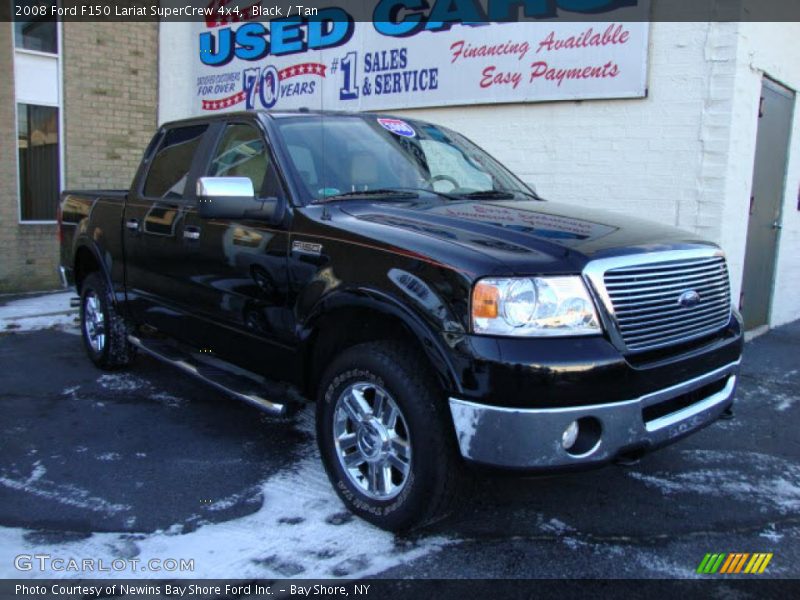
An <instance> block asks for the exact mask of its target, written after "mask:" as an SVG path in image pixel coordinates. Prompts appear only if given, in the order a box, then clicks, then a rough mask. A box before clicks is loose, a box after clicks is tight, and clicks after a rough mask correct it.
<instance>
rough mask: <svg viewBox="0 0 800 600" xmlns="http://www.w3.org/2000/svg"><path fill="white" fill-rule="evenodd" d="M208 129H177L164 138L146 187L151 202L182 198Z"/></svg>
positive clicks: (199, 127) (151, 167) (201, 126)
mask: <svg viewBox="0 0 800 600" xmlns="http://www.w3.org/2000/svg"><path fill="white" fill-rule="evenodd" d="M206 129H208V125H192V126H190V127H176V128H175V129H170V130H169V131H167V133H166V134H165V135H164V138H163V139H162V141H161V145H160V146H159V148H158V151H157V152H156V154H155V156H154V157H153V159H152V161H151V164H150V171H148V173H147V179H146V180H145V183H144V195H145V196H146V197H149V198H183V195H184V192H185V188H186V180H187V179H188V178H189V171H190V170H191V168H192V160H193V159H194V155H195V152H197V147H198V146H199V145H200V141H201V140H202V139H203V134H204V133H205V132H206Z"/></svg>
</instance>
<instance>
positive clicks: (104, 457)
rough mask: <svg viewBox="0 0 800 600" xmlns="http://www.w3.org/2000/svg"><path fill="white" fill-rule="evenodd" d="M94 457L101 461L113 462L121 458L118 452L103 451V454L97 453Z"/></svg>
mask: <svg viewBox="0 0 800 600" xmlns="http://www.w3.org/2000/svg"><path fill="white" fill-rule="evenodd" d="M95 458H96V459H97V460H100V461H103V462H113V461H115V460H120V459H122V455H121V454H120V453H119V452H104V453H103V454H98V455H97V456H95Z"/></svg>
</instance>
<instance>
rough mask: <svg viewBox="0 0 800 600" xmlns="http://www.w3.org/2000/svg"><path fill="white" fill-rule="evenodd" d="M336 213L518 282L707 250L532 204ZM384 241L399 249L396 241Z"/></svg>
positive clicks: (633, 224)
mask: <svg viewBox="0 0 800 600" xmlns="http://www.w3.org/2000/svg"><path fill="white" fill-rule="evenodd" d="M341 210H342V211H343V212H345V213H347V214H348V215H350V216H351V217H354V218H355V219H357V220H360V221H368V222H370V223H373V224H383V225H387V226H389V227H392V228H399V229H405V230H407V231H409V232H414V233H415V234H417V235H423V236H430V237H433V238H436V239H439V240H441V241H442V242H445V243H448V244H456V245H460V246H463V247H467V248H469V249H471V250H474V251H477V252H479V253H481V254H484V255H488V256H490V257H491V258H493V259H495V260H497V261H498V262H500V263H502V264H504V265H505V266H506V268H507V269H509V270H510V271H511V272H514V273H519V274H524V273H530V272H532V271H536V272H548V271H564V269H565V267H568V268H569V269H570V270H573V269H578V270H580V269H582V268H583V266H584V265H585V264H586V263H587V262H588V261H590V260H592V259H596V258H605V257H609V256H619V255H624V254H637V253H643V252H654V251H660V250H676V249H687V248H693V247H697V246H711V245H712V244H710V243H709V242H707V241H704V240H702V239H700V238H698V237H697V236H696V235H695V234H693V233H689V232H686V231H682V230H680V229H677V228H674V227H668V226H664V225H660V224H658V223H654V222H652V221H646V220H644V219H637V218H633V217H628V216H625V215H621V214H617V213H611V212H607V211H600V210H595V209H587V208H584V207H581V206H574V205H568V204H558V203H553V202H542V201H536V200H529V201H528V200H526V201H518V200H512V201H500V202H498V201H492V202H487V201H470V200H464V201H444V200H431V201H416V202H413V203H387V202H368V201H363V202H361V201H358V202H351V203H347V204H342V205H341ZM389 236H390V237H392V236H391V234H389ZM385 241H391V242H392V243H393V244H395V245H397V246H401V247H402V246H403V245H404V243H403V238H402V236H398V238H397V239H391V240H389V239H387V240H385Z"/></svg>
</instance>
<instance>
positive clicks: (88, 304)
mask: <svg viewBox="0 0 800 600" xmlns="http://www.w3.org/2000/svg"><path fill="white" fill-rule="evenodd" d="M83 333H84V335H86V339H87V340H89V345H90V346H91V347H92V350H94V351H95V352H96V353H98V354H99V353H101V352H102V351H103V348H105V346H106V324H105V317H104V316H103V307H102V306H101V305H100V298H98V297H97V294H95V293H94V291H88V292H87V293H86V296H85V297H84V299H83Z"/></svg>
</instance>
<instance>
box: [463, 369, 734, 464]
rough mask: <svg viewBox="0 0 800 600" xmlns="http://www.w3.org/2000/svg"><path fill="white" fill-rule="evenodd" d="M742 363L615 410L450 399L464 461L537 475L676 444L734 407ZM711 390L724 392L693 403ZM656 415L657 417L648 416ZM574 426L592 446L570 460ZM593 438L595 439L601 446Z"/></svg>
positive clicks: (613, 406)
mask: <svg viewBox="0 0 800 600" xmlns="http://www.w3.org/2000/svg"><path fill="white" fill-rule="evenodd" d="M740 363H741V361H737V362H735V363H731V364H729V365H727V366H725V367H722V368H720V369H717V370H715V371H712V372H710V373H707V374H705V375H702V376H700V377H697V378H695V379H691V380H689V381H685V382H683V383H680V384H678V385H675V386H672V387H669V388H666V389H663V390H659V391H657V392H653V393H651V394H647V395H645V396H642V397H640V398H636V399H634V400H627V401H621V402H615V403H612V404H597V405H594V406H580V407H570V408H549V409H516V408H502V407H497V406H489V405H485V404H476V403H473V402H467V401H464V400H459V399H457V398H450V412H451V413H452V416H453V423H454V425H455V430H456V435H457V438H458V444H459V447H460V449H461V454H462V455H463V456H464V458H466V459H468V460H470V461H473V462H477V463H481V464H485V465H491V466H496V467H504V468H513V469H532V470H536V469H541V470H547V469H558V468H564V467H570V466H576V467H579V466H590V465H596V464H602V463H605V462H609V461H611V460H613V459H614V458H616V457H617V456H619V455H620V454H625V453H627V452H634V451H646V450H648V449H651V448H655V447H658V446H662V445H665V444H668V443H670V442H672V441H676V440H677V439H679V438H681V437H683V436H684V435H687V434H689V433H691V432H692V431H695V430H697V429H700V428H702V427H703V426H705V425H708V424H709V423H711V422H713V421H715V420H716V419H718V418H719V417H720V416H721V415H722V413H723V412H724V411H725V410H726V409H727V408H728V407H729V406H730V405H731V403H732V402H733V396H734V394H735V392H736V383H737V377H738V373H739V365H740ZM714 384H719V386H718V387H719V389H718V390H716V391H712V392H710V393H709V394H708V395H705V396H701V397H698V398H695V397H693V396H691V394H693V393H694V394H695V395H696V394H697V391H698V390H702V389H703V388H706V387H707V386H709V387H713V388H714V389H716V387H717V386H715V385H714ZM683 398H687V400H686V402H685V403H681V400H682V399H683ZM670 402H678V404H677V405H676V406H677V408H675V410H674V411H671V407H672V406H673V405H672V404H665V403H670ZM684 404H686V405H684ZM660 405H664V406H660ZM648 409H649V410H648ZM661 413H665V414H661ZM652 414H655V415H656V416H654V417H652V418H648V417H647V416H646V415H652ZM581 420H583V421H581ZM574 421H579V422H580V423H587V424H590V425H592V427H587V428H586V431H589V433H587V434H586V435H587V436H589V437H588V438H587V440H589V442H588V445H587V444H584V445H583V447H581V446H580V444H578V445H576V446H575V447H573V448H572V449H571V450H572V451H571V452H569V451H567V450H566V449H565V448H564V446H563V444H562V434H563V433H564V431H565V430H566V429H567V427H568V426H569V425H570V423H572V422H574ZM596 425H599V426H598V427H595V426H596ZM593 436H597V440H596V442H595V441H594V440H593ZM576 450H578V451H576Z"/></svg>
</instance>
